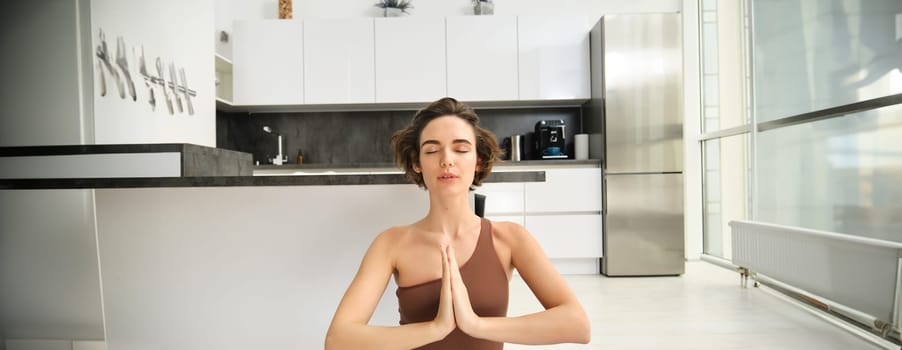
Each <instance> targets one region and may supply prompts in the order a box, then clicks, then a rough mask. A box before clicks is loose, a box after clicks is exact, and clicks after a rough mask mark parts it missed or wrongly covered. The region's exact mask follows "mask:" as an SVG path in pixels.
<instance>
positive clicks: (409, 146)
mask: <svg viewBox="0 0 902 350" xmlns="http://www.w3.org/2000/svg"><path fill="white" fill-rule="evenodd" d="M449 115H452V116H456V117H458V118H460V119H463V120H465V121H466V122H467V123H469V124H470V126H472V127H473V133H474V134H475V135H476V164H477V165H478V169H479V170H477V171H476V174H475V175H474V176H473V184H472V185H471V186H470V190H473V189H474V187H473V186H480V185H482V181H483V180H485V178H487V177H488V176H489V174H490V173H491V172H492V165H494V164H495V162H497V161H498V160H499V159H500V158H499V156H500V154H501V152H502V151H501V148H500V147H498V141H497V140H496V139H495V135H494V134H492V132H491V131H489V130H487V129H484V128H482V127H480V126H479V116H478V115H476V112H475V111H473V109H472V108H470V106H467V105H466V104H464V103H461V102H458V101H457V100H455V99H453V98H451V97H444V98H442V99H440V100H438V101H435V102H432V103H430V104H429V105H428V106H426V107H424V108H423V109H420V110H419V111H417V112H416V114H414V116H413V120H412V121H411V123H410V125H408V126H407V127H405V128H403V129H401V130H398V131H396V132H395V133H394V134H393V135H392V137H391V145H392V149H393V150H394V155H395V164H397V165H398V167H400V168H401V169H402V170H404V174H405V175H407V178H408V179H410V180H411V181H412V182H413V183H415V184H417V186H420V187H422V188H424V189H425V188H426V183H425V182H424V181H423V174H420V173H418V172H416V171H414V167H418V166H420V135H421V134H422V133H423V129H425V128H426V125H427V124H429V122H431V121H432V120H434V119H436V118H438V117H444V116H449Z"/></svg>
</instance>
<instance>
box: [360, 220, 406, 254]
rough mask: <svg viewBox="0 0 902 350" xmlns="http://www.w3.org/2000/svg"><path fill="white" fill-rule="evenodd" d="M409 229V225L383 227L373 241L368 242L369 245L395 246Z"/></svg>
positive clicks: (387, 247)
mask: <svg viewBox="0 0 902 350" xmlns="http://www.w3.org/2000/svg"><path fill="white" fill-rule="evenodd" d="M408 231H410V226H408V225H404V226H393V227H389V228H387V229H385V230H384V231H382V232H380V233H379V234H378V235H377V236H376V238H374V239H373V242H372V243H371V244H370V246H371V247H380V248H386V249H389V248H391V247H394V246H397V245H398V244H399V243H401V241H403V240H404V238H405V237H407V236H408V235H406V234H405V233H407V232H408Z"/></svg>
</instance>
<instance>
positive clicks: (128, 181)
mask: <svg viewBox="0 0 902 350" xmlns="http://www.w3.org/2000/svg"><path fill="white" fill-rule="evenodd" d="M544 181H545V172H544V171H516V172H497V173H492V174H491V175H489V177H488V178H487V179H486V180H485V181H484V182H485V183H493V182H544ZM401 184H412V183H411V182H410V181H408V180H407V178H406V177H404V175H402V174H349V175H286V176H195V177H156V178H153V177H146V178H83V179H0V190H2V189H18V190H29V189H88V188H148V187H228V186H232V187H240V186H330V185H401Z"/></svg>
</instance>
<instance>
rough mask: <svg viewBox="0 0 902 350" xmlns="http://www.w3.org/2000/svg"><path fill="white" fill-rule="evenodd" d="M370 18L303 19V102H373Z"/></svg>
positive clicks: (373, 70) (373, 76) (373, 66)
mask: <svg viewBox="0 0 902 350" xmlns="http://www.w3.org/2000/svg"><path fill="white" fill-rule="evenodd" d="M373 25H374V24H373V19H372V18H362V19H357V18H354V19H328V20H327V19H305V20H304V102H305V103H307V104H338V103H373V102H375V99H376V92H375V72H376V69H375V65H374V63H373V62H374V56H375V50H374V46H373V45H374V44H373V41H374V39H373Z"/></svg>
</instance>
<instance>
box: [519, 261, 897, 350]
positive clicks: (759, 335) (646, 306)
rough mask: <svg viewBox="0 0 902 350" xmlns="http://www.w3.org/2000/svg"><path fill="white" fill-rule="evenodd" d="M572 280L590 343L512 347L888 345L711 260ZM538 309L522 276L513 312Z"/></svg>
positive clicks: (771, 349)
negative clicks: (680, 270) (679, 270)
mask: <svg viewBox="0 0 902 350" xmlns="http://www.w3.org/2000/svg"><path fill="white" fill-rule="evenodd" d="M567 280H568V282H569V283H570V286H571V287H572V288H573V289H574V290H575V292H576V293H577V295H578V296H579V298H580V301H581V302H582V304H583V306H584V307H585V309H586V312H587V313H588V314H589V318H590V320H591V324H592V341H591V342H590V343H589V345H574V344H562V345H555V346H538V347H533V346H520V345H514V344H508V345H506V346H505V349H537V348H540V349H548V348H551V349H606V350H607V349H618V350H619V349H624V350H627V349H668V350H671V349H718V350H722V349H767V350H782V349H786V350H789V349H792V350H800V349H818V350H827V349H837V350H839V349H842V350H853V349H854V350H858V349H884V348H885V347H883V346H877V345H875V344H873V343H871V342H868V341H866V340H864V339H862V338H860V337H858V336H855V335H853V334H851V333H850V332H848V331H846V330H844V329H842V328H839V327H837V326H835V325H833V324H831V323H829V322H828V321H826V320H824V319H822V318H820V317H818V316H816V315H814V314H812V313H810V312H808V311H806V310H804V309H802V308H799V307H797V306H796V305H793V304H792V303H791V302H790V301H787V299H786V298H785V297H782V296H779V295H776V294H775V292H773V291H770V290H768V289H766V288H752V287H749V288H746V289H743V288H740V286H739V275H738V274H736V273H735V272H733V271H730V270H727V269H725V268H722V267H719V266H715V265H713V264H710V263H707V262H704V261H696V262H690V263H687V266H686V274H685V275H683V276H681V277H637V278H608V277H604V276H567ZM750 285H751V283H750ZM537 310H541V306H540V305H539V303H538V302H537V301H536V300H535V297H533V295H532V292H531V291H530V290H529V288H528V287H527V286H526V284H525V283H523V281H522V280H521V279H519V278H518V277H516V276H515V277H514V278H513V279H512V281H511V304H510V311H509V313H508V314H509V315H512V316H513V315H521V314H525V313H531V312H534V311H537ZM895 349H899V347H898V346H896V347H895Z"/></svg>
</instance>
